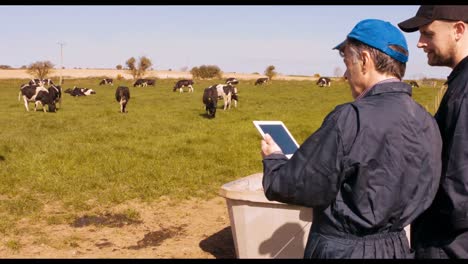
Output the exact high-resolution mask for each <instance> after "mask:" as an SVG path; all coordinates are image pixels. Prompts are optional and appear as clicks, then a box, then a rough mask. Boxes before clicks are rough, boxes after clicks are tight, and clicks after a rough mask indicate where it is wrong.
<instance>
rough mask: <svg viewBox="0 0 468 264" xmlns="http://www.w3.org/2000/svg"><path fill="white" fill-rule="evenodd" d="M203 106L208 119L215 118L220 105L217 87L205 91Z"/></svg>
mask: <svg viewBox="0 0 468 264" xmlns="http://www.w3.org/2000/svg"><path fill="white" fill-rule="evenodd" d="M203 104H205V110H206V113H207V115H208V117H211V118H215V116H216V108H217V105H218V91H217V89H216V85H213V86H210V87H208V88H205V90H204V91H203Z"/></svg>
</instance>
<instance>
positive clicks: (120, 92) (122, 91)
mask: <svg viewBox="0 0 468 264" xmlns="http://www.w3.org/2000/svg"><path fill="white" fill-rule="evenodd" d="M115 100H117V102H119V104H120V112H121V113H127V110H126V108H127V103H128V101H129V100H130V90H129V89H128V87H126V86H119V87H117V89H116V90H115Z"/></svg>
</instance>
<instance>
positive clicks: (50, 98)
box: [20, 85, 57, 112]
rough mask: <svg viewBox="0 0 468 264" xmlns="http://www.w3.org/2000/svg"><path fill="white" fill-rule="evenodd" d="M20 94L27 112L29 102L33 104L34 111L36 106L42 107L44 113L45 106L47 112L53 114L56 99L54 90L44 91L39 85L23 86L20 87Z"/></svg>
mask: <svg viewBox="0 0 468 264" xmlns="http://www.w3.org/2000/svg"><path fill="white" fill-rule="evenodd" d="M20 94H21V96H22V97H23V100H24V107H25V108H26V111H28V112H29V106H28V105H29V102H34V111H36V110H37V107H38V105H42V110H43V111H44V112H47V111H46V108H45V106H46V105H47V106H48V108H49V112H55V111H56V106H55V99H56V98H57V94H56V90H55V89H51V88H49V89H46V88H45V87H44V86H39V85H25V86H21V88H20Z"/></svg>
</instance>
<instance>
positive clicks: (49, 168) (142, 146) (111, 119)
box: [0, 78, 435, 231]
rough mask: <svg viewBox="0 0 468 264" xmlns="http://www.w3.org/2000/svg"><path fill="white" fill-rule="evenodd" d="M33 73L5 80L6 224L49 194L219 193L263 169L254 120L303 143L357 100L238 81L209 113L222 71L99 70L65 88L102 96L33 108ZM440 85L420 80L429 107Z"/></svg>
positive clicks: (178, 196)
mask: <svg viewBox="0 0 468 264" xmlns="http://www.w3.org/2000/svg"><path fill="white" fill-rule="evenodd" d="M27 81H28V80H18V79H15V80H0V126H1V127H2V129H1V130H0V138H1V140H0V166H1V170H0V177H1V181H0V218H3V220H2V222H1V225H0V231H2V230H3V229H4V228H1V227H2V226H3V227H6V226H8V224H9V223H11V224H14V221H15V219H18V218H21V217H27V216H30V217H41V212H42V210H43V207H44V205H45V204H47V203H48V202H51V201H54V202H55V201H59V202H61V203H62V204H63V205H64V207H65V208H67V209H68V210H70V211H71V212H73V211H76V212H78V211H87V210H91V209H92V208H93V207H95V206H98V205H99V206H101V205H111V206H112V205H115V204H119V203H122V202H125V201H128V200H131V199H139V200H141V201H143V202H144V201H154V200H156V199H158V198H160V197H161V196H166V197H170V198H171V199H172V200H176V201H177V200H182V199H187V198H190V197H199V198H202V199H209V198H212V197H214V196H216V195H217V194H218V191H219V188H220V187H221V186H222V185H223V184H224V183H227V182H230V181H233V180H235V179H238V178H241V177H245V176H247V175H250V174H253V173H257V172H261V171H262V163H261V156H260V135H259V133H258V132H257V130H256V129H255V127H254V126H253V124H252V120H282V121H283V122H284V123H285V124H286V125H287V126H288V128H289V130H290V131H291V133H292V134H293V135H294V137H295V138H296V139H297V141H298V142H299V144H300V143H302V142H303V141H304V140H305V139H306V138H307V137H308V136H309V135H310V134H311V133H312V132H313V131H315V130H316V129H317V128H319V126H320V125H321V123H322V121H323V119H324V118H325V116H326V115H327V114H328V113H329V112H330V111H332V110H333V109H334V108H335V106H336V105H338V104H342V103H345V102H349V101H351V100H352V97H351V95H350V91H349V88H348V86H347V84H345V83H343V82H335V83H334V84H333V86H332V87H331V88H320V87H318V86H316V85H315V82H312V81H273V82H272V83H271V84H269V85H265V86H254V85H253V83H254V81H253V80H252V81H241V83H240V84H239V85H238V86H237V87H238V90H239V100H240V101H239V107H238V108H232V109H231V110H229V111H223V110H222V109H220V105H221V104H222V103H221V104H220V103H218V111H217V113H216V118H214V119H207V118H205V117H204V114H205V111H204V106H203V104H202V94H203V89H204V88H205V87H208V86H210V85H212V84H215V83H220V82H222V81H221V80H205V81H199V82H196V83H195V85H194V88H195V92H194V93H187V92H185V93H182V94H180V93H179V92H173V91H172V87H173V85H174V83H175V80H173V79H161V80H157V84H156V86H155V87H151V86H149V87H142V88H139V87H135V88H134V87H133V86H132V83H133V82H132V81H116V82H115V84H114V86H99V85H98V83H99V81H100V79H98V78H87V79H72V80H68V79H67V80H66V83H65V84H64V85H63V88H64V90H65V89H66V88H71V87H73V86H74V85H77V86H79V87H87V88H92V89H94V90H96V92H97V94H96V95H92V96H88V97H77V98H74V97H71V96H70V95H69V94H64V95H63V100H62V107H61V108H60V109H59V111H58V112H57V113H44V112H42V111H38V112H34V111H31V112H26V110H25V108H24V105H23V103H22V101H21V102H18V92H19V87H20V84H22V83H25V82H27ZM118 85H127V86H129V88H130V90H131V99H130V102H129V103H128V106H127V109H128V111H129V113H127V114H121V113H119V104H118V103H117V102H116V101H115V98H114V92H115V89H116V87H117V86H118ZM434 94H435V93H434V89H430V88H424V87H421V88H419V89H414V98H415V99H416V100H417V101H418V102H420V103H421V104H422V105H423V106H424V105H426V106H430V105H432V104H433V102H434ZM428 108H429V110H430V111H431V112H432V113H433V112H434V111H433V109H430V107H428ZM30 109H33V104H32V103H31V104H30ZM130 213H131V212H130ZM43 217H44V218H45V219H47V218H46V217H47V216H43ZM47 221H48V222H49V223H55V222H57V221H58V222H60V221H61V220H60V219H55V218H48V219H47Z"/></svg>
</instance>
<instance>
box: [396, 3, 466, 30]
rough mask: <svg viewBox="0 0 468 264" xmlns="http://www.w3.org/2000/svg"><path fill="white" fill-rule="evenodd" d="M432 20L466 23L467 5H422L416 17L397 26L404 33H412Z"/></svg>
mask: <svg viewBox="0 0 468 264" xmlns="http://www.w3.org/2000/svg"><path fill="white" fill-rule="evenodd" d="M434 20H452V21H464V22H468V5H422V6H421V7H419V9H418V12H417V13H416V15H415V16H414V17H412V18H410V19H407V20H405V21H403V22H401V23H399V24H398V27H399V28H400V29H401V30H403V31H405V32H414V31H417V30H419V27H421V26H424V25H427V24H429V23H431V22H432V21H434Z"/></svg>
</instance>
